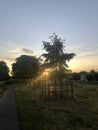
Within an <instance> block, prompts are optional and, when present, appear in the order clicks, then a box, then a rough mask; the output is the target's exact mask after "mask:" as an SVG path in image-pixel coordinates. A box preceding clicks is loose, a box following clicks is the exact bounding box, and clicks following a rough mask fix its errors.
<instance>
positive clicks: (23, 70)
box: [12, 55, 39, 80]
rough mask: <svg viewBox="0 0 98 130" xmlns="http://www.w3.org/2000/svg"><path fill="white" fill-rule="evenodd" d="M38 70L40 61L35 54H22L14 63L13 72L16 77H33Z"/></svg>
mask: <svg viewBox="0 0 98 130" xmlns="http://www.w3.org/2000/svg"><path fill="white" fill-rule="evenodd" d="M38 70H39V61H38V59H37V58H36V57H33V56H27V55H22V56H20V57H18V58H16V63H13V64H12V74H13V77H14V78H16V79H24V80H25V79H32V78H34V77H35V76H36V75H37V73H38Z"/></svg>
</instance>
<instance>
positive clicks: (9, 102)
mask: <svg viewBox="0 0 98 130" xmlns="http://www.w3.org/2000/svg"><path fill="white" fill-rule="evenodd" d="M0 130H20V128H19V122H18V117H17V113H16V100H15V93H14V91H13V86H12V85H9V87H8V90H7V91H6V92H5V94H4V96H3V97H2V98H1V99H0Z"/></svg>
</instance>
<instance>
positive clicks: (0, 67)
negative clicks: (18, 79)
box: [0, 61, 9, 81]
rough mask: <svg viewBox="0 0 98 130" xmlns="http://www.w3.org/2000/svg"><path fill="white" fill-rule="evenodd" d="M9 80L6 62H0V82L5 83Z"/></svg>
mask: <svg viewBox="0 0 98 130" xmlns="http://www.w3.org/2000/svg"><path fill="white" fill-rule="evenodd" d="M8 79H9V68H8V66H7V65H6V62H4V61H0V81H6V80H8Z"/></svg>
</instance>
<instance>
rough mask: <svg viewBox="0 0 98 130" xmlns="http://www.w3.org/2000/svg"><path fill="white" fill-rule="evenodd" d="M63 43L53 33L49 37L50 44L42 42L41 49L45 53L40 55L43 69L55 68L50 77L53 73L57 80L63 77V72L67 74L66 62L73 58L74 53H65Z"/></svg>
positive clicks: (63, 41)
mask: <svg viewBox="0 0 98 130" xmlns="http://www.w3.org/2000/svg"><path fill="white" fill-rule="evenodd" d="M64 43H65V40H62V39H61V38H60V37H58V36H57V35H56V34H55V33H54V34H53V36H51V37H50V42H47V41H43V49H44V50H45V51H46V53H43V54H42V55H41V57H42V58H43V59H44V64H43V65H42V66H43V68H55V69H54V72H52V75H53V73H55V75H57V76H58V78H59V79H61V77H64V74H65V72H67V68H68V64H67V62H68V61H70V60H71V59H72V58H73V57H74V56H75V54H74V53H66V52H65V46H64ZM62 75H63V76H62ZM57 76H56V78H57Z"/></svg>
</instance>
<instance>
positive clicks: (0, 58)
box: [0, 55, 15, 62]
mask: <svg viewBox="0 0 98 130" xmlns="http://www.w3.org/2000/svg"><path fill="white" fill-rule="evenodd" d="M1 60H6V61H10V62H13V61H14V60H15V59H14V58H12V57H9V56H3V55H0V61H1Z"/></svg>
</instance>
